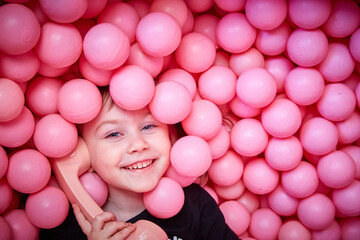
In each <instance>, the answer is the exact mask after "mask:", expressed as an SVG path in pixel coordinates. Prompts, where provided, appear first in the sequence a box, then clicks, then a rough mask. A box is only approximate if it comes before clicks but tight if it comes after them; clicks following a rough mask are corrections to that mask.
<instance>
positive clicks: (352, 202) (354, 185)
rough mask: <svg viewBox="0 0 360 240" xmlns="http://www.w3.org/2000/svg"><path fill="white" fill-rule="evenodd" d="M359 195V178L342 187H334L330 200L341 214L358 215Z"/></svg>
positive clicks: (359, 211) (359, 208)
mask: <svg viewBox="0 0 360 240" xmlns="http://www.w3.org/2000/svg"><path fill="white" fill-rule="evenodd" d="M359 196H360V182H359V180H354V181H352V182H351V183H350V184H349V185H348V186H346V187H344V188H341V189H334V191H333V192H332V201H333V202H334V205H335V207H336V209H337V210H338V211H339V212H340V213H341V214H344V215H345V216H358V215H359V214H360V203H359V201H358V199H359Z"/></svg>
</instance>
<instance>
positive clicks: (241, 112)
mask: <svg viewBox="0 0 360 240" xmlns="http://www.w3.org/2000/svg"><path fill="white" fill-rule="evenodd" d="M229 107H230V109H231V111H232V113H234V114H235V115H236V116H238V117H241V118H252V117H255V116H258V115H259V114H260V113H261V111H262V109H261V108H253V107H250V106H248V105H246V104H244V103H243V102H242V101H241V100H240V99H239V98H238V97H237V96H235V97H234V98H233V99H232V100H231V101H230V103H229Z"/></svg>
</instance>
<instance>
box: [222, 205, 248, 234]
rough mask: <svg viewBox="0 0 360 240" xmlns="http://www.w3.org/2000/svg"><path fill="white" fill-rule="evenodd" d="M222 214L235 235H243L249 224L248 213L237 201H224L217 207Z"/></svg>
mask: <svg viewBox="0 0 360 240" xmlns="http://www.w3.org/2000/svg"><path fill="white" fill-rule="evenodd" d="M219 208H220V210H221V212H222V213H223V214H224V217H225V222H226V224H227V225H229V227H230V228H231V230H233V231H234V232H235V234H236V235H240V234H243V233H244V232H245V231H246V230H247V228H248V227H249V224H250V213H249V212H248V210H247V209H246V207H244V205H242V204H241V203H239V202H238V201H235V200H231V201H225V202H223V203H221V204H220V205H219Z"/></svg>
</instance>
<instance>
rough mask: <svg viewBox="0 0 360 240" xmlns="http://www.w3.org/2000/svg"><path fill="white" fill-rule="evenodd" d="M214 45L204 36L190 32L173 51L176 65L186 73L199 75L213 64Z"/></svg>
mask: <svg viewBox="0 0 360 240" xmlns="http://www.w3.org/2000/svg"><path fill="white" fill-rule="evenodd" d="M215 56H216V49H215V44H214V43H213V42H212V41H211V39H210V38H208V37H207V36H205V35H204V34H201V33H197V32H192V33H188V34H186V35H185V36H183V38H182V39H181V42H180V44H179V47H178V48H177V49H176V51H175V57H176V61H177V63H178V64H179V65H180V66H181V67H182V68H183V69H184V70H186V71H188V72H191V73H200V72H203V71H205V70H207V69H208V68H209V67H211V66H212V65H213V63H214V60H215Z"/></svg>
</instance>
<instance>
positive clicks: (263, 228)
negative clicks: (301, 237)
mask: <svg viewBox="0 0 360 240" xmlns="http://www.w3.org/2000/svg"><path fill="white" fill-rule="evenodd" d="M281 225H282V221H281V218H280V217H279V216H278V215H277V214H276V213H274V212H273V211H272V210H271V209H269V208H260V209H257V210H255V211H254V212H253V213H252V215H251V221H250V225H249V229H248V230H249V233H250V234H251V236H253V237H254V238H256V239H269V240H270V239H273V240H275V239H277V236H278V232H279V230H280V227H281Z"/></svg>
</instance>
